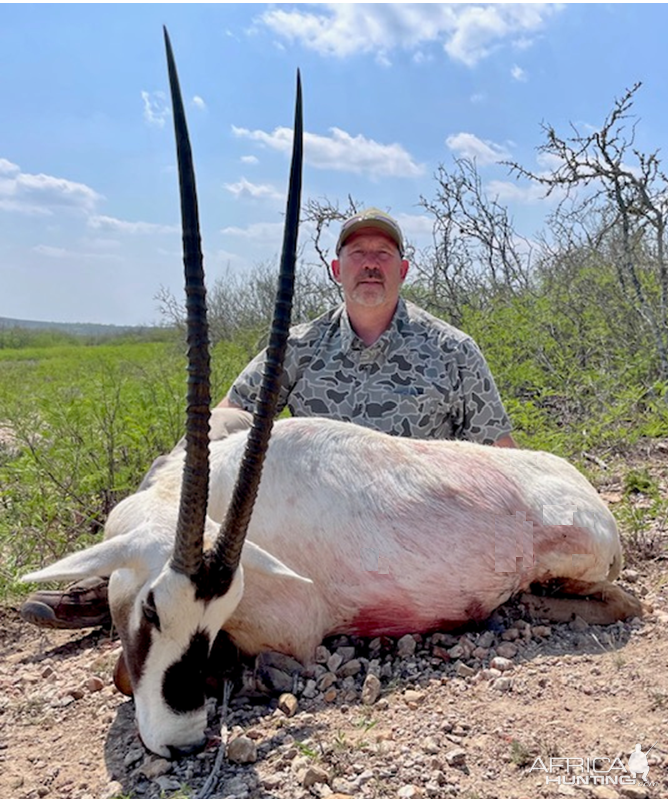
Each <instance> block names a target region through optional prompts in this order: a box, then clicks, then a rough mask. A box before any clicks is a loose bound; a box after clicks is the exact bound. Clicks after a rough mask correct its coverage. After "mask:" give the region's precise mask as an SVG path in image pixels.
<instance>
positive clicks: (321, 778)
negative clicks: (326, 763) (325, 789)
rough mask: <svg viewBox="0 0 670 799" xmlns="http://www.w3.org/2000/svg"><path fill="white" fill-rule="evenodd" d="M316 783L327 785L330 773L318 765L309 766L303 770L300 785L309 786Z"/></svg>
mask: <svg viewBox="0 0 670 799" xmlns="http://www.w3.org/2000/svg"><path fill="white" fill-rule="evenodd" d="M317 783H325V784H326V785H328V784H329V783H330V774H329V773H328V772H327V771H326V770H325V769H322V768H320V767H319V766H309V768H308V769H307V771H305V776H304V777H303V778H302V787H303V788H311V787H312V785H316V784H317Z"/></svg>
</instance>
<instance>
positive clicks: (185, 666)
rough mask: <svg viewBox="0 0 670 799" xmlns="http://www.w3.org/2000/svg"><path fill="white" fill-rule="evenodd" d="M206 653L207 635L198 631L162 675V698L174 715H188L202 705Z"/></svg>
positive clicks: (207, 647)
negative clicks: (180, 655)
mask: <svg viewBox="0 0 670 799" xmlns="http://www.w3.org/2000/svg"><path fill="white" fill-rule="evenodd" d="M208 654H209V635H208V633H206V632H205V631H204V630H198V631H197V632H196V633H195V634H194V635H193V636H192V637H191V642H190V643H189V645H188V649H187V650H186V652H184V654H183V655H182V657H181V659H180V660H178V661H177V662H176V663H173V664H172V665H171V666H170V667H169V668H168V670H167V671H166V672H165V677H163V699H165V702H166V703H167V705H168V706H169V707H170V708H171V709H172V710H174V711H175V713H188V712H189V711H191V710H197V709H198V708H200V707H202V706H203V704H204V702H205V670H206V667H207V655H208Z"/></svg>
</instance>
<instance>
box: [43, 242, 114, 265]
mask: <svg viewBox="0 0 670 799" xmlns="http://www.w3.org/2000/svg"><path fill="white" fill-rule="evenodd" d="M33 252H36V253H38V255H44V256H46V257H47V258H59V259H63V258H68V259H70V260H87V261H91V260H98V261H121V260H122V258H121V257H120V256H118V255H115V254H114V253H109V252H84V251H80V250H66V249H65V248H64V247H51V246H50V245H48V244H37V245H36V246H35V247H33Z"/></svg>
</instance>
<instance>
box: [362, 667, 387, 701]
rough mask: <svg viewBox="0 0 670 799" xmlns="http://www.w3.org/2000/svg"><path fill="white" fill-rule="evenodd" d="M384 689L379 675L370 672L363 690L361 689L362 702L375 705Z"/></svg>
mask: <svg viewBox="0 0 670 799" xmlns="http://www.w3.org/2000/svg"><path fill="white" fill-rule="evenodd" d="M381 690H382V684H381V682H380V680H379V677H376V676H375V675H374V674H368V675H367V676H366V678H365V682H364V683H363V690H362V691H361V702H362V703H363V704H364V705H374V703H375V702H376V701H377V699H379V695H380V693H381Z"/></svg>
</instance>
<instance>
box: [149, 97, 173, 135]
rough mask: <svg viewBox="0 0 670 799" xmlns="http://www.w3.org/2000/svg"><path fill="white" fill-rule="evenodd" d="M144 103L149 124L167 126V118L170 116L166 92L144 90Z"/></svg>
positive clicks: (160, 126) (159, 126)
mask: <svg viewBox="0 0 670 799" xmlns="http://www.w3.org/2000/svg"><path fill="white" fill-rule="evenodd" d="M142 103H143V105H144V119H145V121H146V122H147V123H148V124H149V125H155V126H156V127H158V128H162V127H164V126H165V120H166V119H168V117H169V116H170V108H169V106H168V104H167V99H166V97H165V92H145V91H143V92H142Z"/></svg>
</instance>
